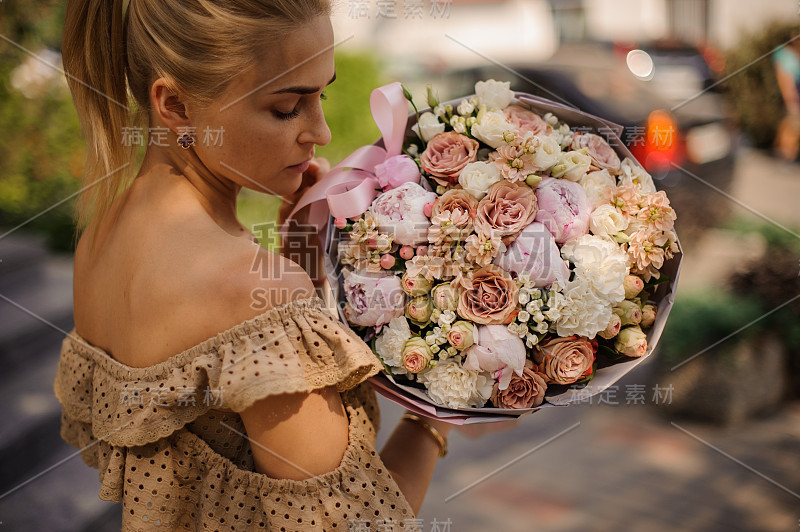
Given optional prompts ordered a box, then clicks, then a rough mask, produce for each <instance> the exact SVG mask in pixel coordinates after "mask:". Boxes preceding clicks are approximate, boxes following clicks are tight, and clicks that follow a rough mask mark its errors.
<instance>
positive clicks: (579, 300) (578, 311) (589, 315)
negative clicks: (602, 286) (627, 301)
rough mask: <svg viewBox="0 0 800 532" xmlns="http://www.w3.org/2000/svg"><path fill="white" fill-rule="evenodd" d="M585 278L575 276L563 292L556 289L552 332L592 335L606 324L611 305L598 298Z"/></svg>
mask: <svg viewBox="0 0 800 532" xmlns="http://www.w3.org/2000/svg"><path fill="white" fill-rule="evenodd" d="M587 281H588V280H587V279H586V278H585V277H580V276H576V277H575V279H573V280H572V281H570V282H569V283H567V286H566V287H565V288H564V291H563V292H560V293H556V296H555V302H554V303H555V305H554V308H555V310H556V313H557V314H558V319H557V320H556V332H557V333H558V335H559V336H570V335H573V334H575V335H578V336H585V337H586V338H594V337H595V335H596V334H597V333H598V332H600V331H602V330H604V329H605V328H606V325H608V322H609V320H610V319H611V312H612V311H611V307H612V305H611V304H609V303H606V302H605V301H603V300H601V299H600V298H598V297H597V295H596V294H595V293H594V290H592V288H591V287H590V285H589V283H588V282H587ZM623 297H624V294H623Z"/></svg>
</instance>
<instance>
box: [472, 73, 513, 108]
mask: <svg viewBox="0 0 800 532" xmlns="http://www.w3.org/2000/svg"><path fill="white" fill-rule="evenodd" d="M510 87H511V82H509V81H495V80H493V79H490V80H487V81H479V82H478V83H476V84H475V96H477V97H478V101H479V102H480V104H481V105H485V106H486V107H488V108H489V109H500V110H503V109H505V108H506V107H508V104H510V103H511V100H513V99H514V93H513V92H512V91H511V90H510V89H509V88H510Z"/></svg>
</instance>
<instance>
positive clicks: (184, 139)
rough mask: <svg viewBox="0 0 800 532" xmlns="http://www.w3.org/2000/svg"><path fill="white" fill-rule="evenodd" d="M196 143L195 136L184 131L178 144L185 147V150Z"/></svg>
mask: <svg viewBox="0 0 800 532" xmlns="http://www.w3.org/2000/svg"><path fill="white" fill-rule="evenodd" d="M193 145H194V137H193V136H191V135H190V134H188V133H184V134H183V135H181V136H180V137H178V146H180V147H181V148H183V149H184V150H188V149H189V148H190V147H192V146H193Z"/></svg>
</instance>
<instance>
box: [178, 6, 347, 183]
mask: <svg viewBox="0 0 800 532" xmlns="http://www.w3.org/2000/svg"><path fill="white" fill-rule="evenodd" d="M334 73H335V70H334V61H333V29H332V27H331V23H330V20H329V18H328V17H326V16H319V17H316V18H315V19H313V20H312V21H311V22H309V23H307V24H306V25H304V26H303V27H301V28H299V29H297V30H295V31H294V32H293V33H291V34H290V35H289V36H288V37H287V38H285V39H282V40H281V41H280V42H279V43H275V44H271V45H268V46H265V48H264V50H263V55H262V57H260V59H259V62H258V64H257V65H256V67H255V68H252V69H249V70H247V71H246V72H243V73H242V74H240V75H238V76H237V77H236V78H235V79H234V80H233V82H232V83H231V85H230V87H229V88H228V89H227V90H226V92H225V93H224V94H223V95H222V97H221V98H219V99H218V100H217V101H214V102H212V104H211V105H210V106H208V107H207V108H205V109H196V110H194V112H192V110H191V108H190V109H188V110H189V112H190V114H189V116H190V119H191V122H192V124H193V126H194V127H195V131H194V135H195V145H194V147H193V148H192V149H194V150H196V154H197V156H198V157H199V158H200V160H201V161H202V163H203V164H204V165H205V166H206V167H207V168H208V169H209V170H210V171H211V172H212V173H213V174H214V175H216V176H219V177H221V178H225V179H228V180H230V181H233V182H235V183H237V184H239V185H241V186H243V187H246V188H250V189H253V190H256V191H259V192H265V193H270V194H277V195H286V194H289V193H292V192H294V191H296V190H297V189H298V187H299V186H300V183H301V180H302V174H303V172H304V171H305V169H306V167H307V163H308V161H309V160H310V159H311V157H313V156H314V146H315V145H320V146H323V145H325V144H327V143H328V142H330V140H331V133H330V130H329V129H328V125H327V124H326V123H325V117H324V115H323V113H322V106H321V101H320V100H321V98H322V97H323V90H324V89H325V87H326V86H327V85H328V84H329V83H330V82H331V81H333V78H334ZM195 124H196V126H195Z"/></svg>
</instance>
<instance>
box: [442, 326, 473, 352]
mask: <svg viewBox="0 0 800 532" xmlns="http://www.w3.org/2000/svg"><path fill="white" fill-rule="evenodd" d="M475 334H476V333H475V324H474V323H470V322H468V321H463V320H458V321H457V322H455V323H454V324H453V325H452V326H451V327H450V331H448V333H447V341H448V342H450V345H452V346H453V347H455V348H456V349H458V350H459V351H463V350H464V349H467V348H468V347H470V346H471V345H473V344H474V343H475Z"/></svg>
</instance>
